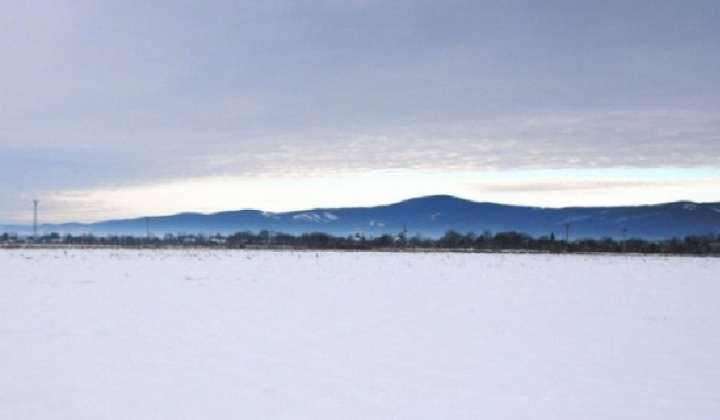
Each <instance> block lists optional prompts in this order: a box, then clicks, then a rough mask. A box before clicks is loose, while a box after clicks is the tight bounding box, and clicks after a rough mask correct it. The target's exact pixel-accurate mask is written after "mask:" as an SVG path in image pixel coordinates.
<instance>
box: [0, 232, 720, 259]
mask: <svg viewBox="0 0 720 420" xmlns="http://www.w3.org/2000/svg"><path fill="white" fill-rule="evenodd" d="M0 244H1V245H3V246H5V247H8V246H27V245H40V246H61V245H62V246H97V247H103V246H118V247H205V248H229V249H243V248H269V249H283V248H287V249H313V250H321V249H327V250H455V251H457V250H462V251H477V252H493V251H525V252H548V253H636V254H691V255H719V254H720V236H716V235H693V236H686V237H684V238H668V239H664V240H646V239H640V238H629V239H622V240H618V239H614V238H610V237H606V238H600V239H597V238H580V239H574V240H565V239H557V238H555V236H554V235H550V236H541V237H533V236H531V235H528V234H525V233H521V232H499V233H495V234H493V233H491V232H489V231H485V232H483V233H480V234H478V233H475V232H468V233H465V234H463V233H460V232H457V231H454V230H449V231H447V232H445V234H444V235H442V236H440V237H438V238H430V237H424V236H421V235H415V236H408V235H407V233H406V232H400V233H398V234H395V235H393V234H389V233H388V234H383V235H380V236H376V237H371V238H367V237H365V236H363V235H360V234H355V235H348V236H336V235H332V234H329V233H324V232H310V233H303V234H299V235H293V234H289V233H283V232H275V231H268V230H261V231H259V232H251V231H241V232H236V233H233V234H230V235H221V234H215V235H203V234H166V235H164V236H163V237H162V238H161V237H157V236H153V235H146V236H134V235H106V236H95V235H92V234H80V235H71V234H66V235H61V234H59V233H57V232H52V233H50V234H44V235H42V236H40V237H38V238H32V237H30V238H19V237H17V236H16V235H12V234H9V233H4V234H2V235H0Z"/></svg>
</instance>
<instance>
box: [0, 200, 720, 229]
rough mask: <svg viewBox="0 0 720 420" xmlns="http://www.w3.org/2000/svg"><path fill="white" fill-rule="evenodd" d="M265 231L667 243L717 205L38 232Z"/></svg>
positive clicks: (150, 220)
mask: <svg viewBox="0 0 720 420" xmlns="http://www.w3.org/2000/svg"><path fill="white" fill-rule="evenodd" d="M0 229H2V231H5V232H12V231H14V232H23V231H24V232H26V234H27V230H28V229H30V231H32V228H31V227H29V226H0ZM261 230H268V231H271V232H284V233H289V234H296V235H297V234H301V233H309V232H325V233H329V234H333V235H340V236H345V235H355V234H361V235H364V236H366V237H375V236H380V235H382V234H385V233H390V234H396V233H399V232H401V231H403V230H407V234H408V235H409V236H414V235H421V236H425V237H439V236H442V235H443V234H444V233H445V232H447V231H448V230H455V231H457V232H460V233H466V232H475V233H483V232H486V231H489V232H491V233H497V232H506V231H516V232H522V233H527V234H530V235H532V236H536V237H537V236H550V235H551V234H554V235H555V236H557V237H558V238H564V237H565V235H568V237H569V238H570V239H573V238H585V237H592V238H601V237H613V238H618V239H619V238H623V237H627V238H631V237H634V238H642V239H649V240H652V239H667V238H671V237H685V236H688V235H718V234H719V233H720V203H693V202H688V201H681V202H673V203H667V204H657V205H646V206H628V207H569V208H539V207H527V206H512V205H504V204H495V203H484V202H474V201H470V200H465V199H461V198H457V197H453V196H447V195H437V196H427V197H420V198H414V199H409V200H405V201H401V202H399V203H395V204H390V205H382V206H376V207H363V208H319V209H312V210H305V211H291V212H282V213H271V212H264V211H260V210H238V211H227V212H220V213H213V214H200V213H181V214H176V215H171V216H160V217H140V218H134V219H124V220H111V221H103V222H98V223H90V224H79V223H64V224H42V225H41V226H40V231H41V232H43V233H49V232H59V233H61V234H66V233H70V234H80V233H92V234H94V235H108V234H119V235H122V234H130V235H145V234H146V233H147V232H150V233H151V234H153V235H157V236H163V235H164V234H166V233H172V234H177V233H186V234H200V233H202V234H216V233H219V234H231V233H235V232H239V231H253V232H258V231H261Z"/></svg>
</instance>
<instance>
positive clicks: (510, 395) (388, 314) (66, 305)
mask: <svg viewBox="0 0 720 420" xmlns="http://www.w3.org/2000/svg"><path fill="white" fill-rule="evenodd" d="M0 267H1V268H0V270H2V275H1V276H0V419H4V420H20V419H22V420H26V419H53V420H56V419H57V420H59V419H68V420H70V419H72V420H79V419H103V420H108V419H122V420H128V419H133V420H138V419H153V420H156V419H273V418H276V419H673V420H676V419H716V418H720V270H719V268H720V260H719V259H713V258H709V259H694V258H667V257H607V256H605V257H603V256H568V255H510V254H399V253H340V252H327V253H322V252H321V253H315V252H291V251H285V252H270V251H265V252H262V251H189V250H185V251H137V250H136V251H130V250H68V251H63V250H22V249H16V250H0Z"/></svg>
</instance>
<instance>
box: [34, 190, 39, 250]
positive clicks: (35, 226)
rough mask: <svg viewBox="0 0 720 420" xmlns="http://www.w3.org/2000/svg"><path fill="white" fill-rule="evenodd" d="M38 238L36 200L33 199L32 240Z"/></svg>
mask: <svg viewBox="0 0 720 420" xmlns="http://www.w3.org/2000/svg"><path fill="white" fill-rule="evenodd" d="M37 240H38V200H37V199H35V200H33V242H37Z"/></svg>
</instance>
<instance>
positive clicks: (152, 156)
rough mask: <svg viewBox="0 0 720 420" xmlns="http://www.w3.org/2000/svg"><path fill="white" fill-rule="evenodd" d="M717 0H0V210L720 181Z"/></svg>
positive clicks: (651, 187) (1, 213) (529, 200)
mask: <svg viewBox="0 0 720 420" xmlns="http://www.w3.org/2000/svg"><path fill="white" fill-rule="evenodd" d="M719 19H720V2H718V1H716V0H697V1H694V0H685V1H679V0H678V1H670V0H668V1H656V0H634V1H633V0H622V1H621V0H617V1H614V0H607V1H606V0H598V1H575V0H547V1H542V2H538V1H534V0H517V1H514V0H487V1H482V0H443V1H438V0H432V1H430V0H412V1H411V0H293V1H289V0H287V1H281V0H262V1H260V0H257V1H255V0H247V1H243V0H233V1H230V0H215V1H213V0H209V1H208V0H204V1H200V0H172V1H171V0H163V1H157V0H143V1H139V0H125V1H122V2H118V1H106V0H68V1H63V2H51V1H34V0H22V1H21V0H7V1H3V2H2V5H0V57H2V66H0V157H1V158H2V165H1V166H0V179H1V180H2V186H3V194H2V198H0V222H1V223H19V224H25V223H30V222H32V208H33V205H32V202H33V199H38V200H39V209H40V212H39V214H40V216H39V218H40V221H41V222H70V221H78V222H92V221H98V220H108V219H116V218H125V217H141V216H154V215H164V214H174V213H179V212H186V211H194V212H203V213H212V212H217V211H225V210H239V209H260V210H266V211H287V210H302V209H307V208H315V207H347V206H372V205H377V204H387V203H391V202H396V201H400V200H403V199H407V198H411V197H417V196H421V195H431V194H452V195H456V196H459V197H463V198H468V199H471V200H475V201H490V202H498V203H507V204H523V205H532V206H542V207H567V206H615V205H639V204H655V203H663V202H670V201H676V200H692V201H698V202H718V201H720V76H718V75H720V25H717V22H718V20H719Z"/></svg>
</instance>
